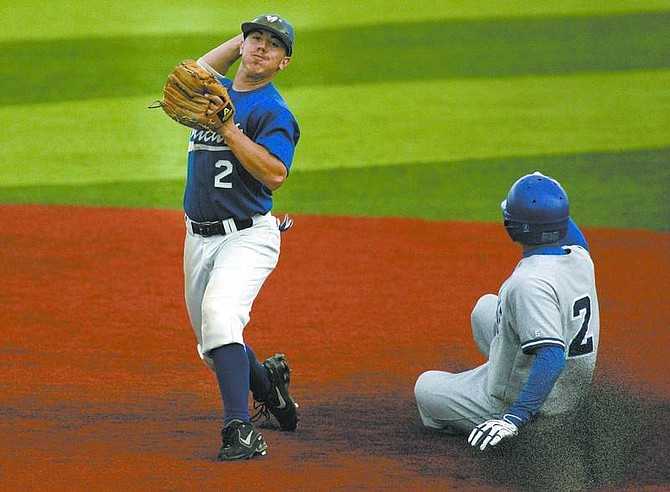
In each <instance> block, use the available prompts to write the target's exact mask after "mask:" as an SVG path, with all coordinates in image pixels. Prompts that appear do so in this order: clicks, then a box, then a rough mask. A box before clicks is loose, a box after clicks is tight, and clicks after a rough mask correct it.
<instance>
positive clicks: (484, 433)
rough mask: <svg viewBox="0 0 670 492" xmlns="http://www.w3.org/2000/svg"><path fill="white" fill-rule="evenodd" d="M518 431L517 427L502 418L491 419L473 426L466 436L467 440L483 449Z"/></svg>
mask: <svg viewBox="0 0 670 492" xmlns="http://www.w3.org/2000/svg"><path fill="white" fill-rule="evenodd" d="M518 433H519V429H518V427H517V426H516V425H514V424H513V423H511V422H508V421H507V420H503V419H491V420H487V421H486V422H484V423H483V424H479V425H478V426H477V427H475V428H474V429H473V430H472V432H471V433H470V437H468V442H469V443H470V444H471V445H472V446H474V447H477V446H479V449H480V450H481V451H484V449H486V446H495V445H496V444H498V443H499V442H500V441H501V440H503V439H505V438H507V437H511V436H516V435H517V434H518Z"/></svg>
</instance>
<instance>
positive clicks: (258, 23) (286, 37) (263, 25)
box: [242, 14, 295, 56]
mask: <svg viewBox="0 0 670 492" xmlns="http://www.w3.org/2000/svg"><path fill="white" fill-rule="evenodd" d="M259 29H260V30H264V31H270V32H271V33H273V34H275V35H276V36H277V37H278V38H279V39H280V40H281V42H282V43H284V46H285V47H286V55H287V56H291V54H292V53H293V43H294V42H295V36H294V34H293V26H292V25H291V24H290V23H289V22H288V21H287V20H285V19H282V18H281V16H279V15H275V14H266V15H259V16H258V17H256V18H255V19H254V20H252V21H249V22H243V23H242V33H243V34H244V37H245V38H246V37H247V34H249V33H250V32H251V31H255V30H259Z"/></svg>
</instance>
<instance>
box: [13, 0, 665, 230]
mask: <svg viewBox="0 0 670 492" xmlns="http://www.w3.org/2000/svg"><path fill="white" fill-rule="evenodd" d="M393 5H395V3H393ZM389 6H391V2H384V1H379V2H353V1H351V2H349V1H348V0H345V1H344V2H339V3H337V4H332V5H331V4H324V3H323V2H320V1H317V0H306V1H303V2H288V0H280V1H278V2H273V3H272V4H270V3H268V4H255V5H254V6H253V9H254V10H253V12H252V11H250V10H249V7H248V6H245V5H237V4H236V5H231V6H227V7H226V9H225V11H226V12H225V14H226V15H225V16H222V17H221V19H223V21H221V20H219V18H218V17H217V16H216V15H214V14H215V13H216V12H219V11H221V10H224V9H222V7H221V6H220V5H219V3H215V2H209V1H208V0H204V3H202V4H198V6H195V5H191V4H183V5H178V6H172V5H171V6H165V5H164V4H163V2H158V0H141V1H139V2H127V3H124V2H123V1H121V2H107V1H103V2H98V3H95V4H94V3H93V2H91V1H87V0H72V1H70V2H66V3H65V4H62V3H59V2H57V3H53V2H46V0H37V1H36V2H33V3H31V4H30V5H27V6H25V8H23V7H22V8H21V9H17V8H15V7H6V6H5V7H2V8H0V14H2V15H3V18H4V19H6V20H7V21H8V22H7V26H8V28H7V29H5V30H3V32H2V33H0V47H1V48H2V49H0V62H1V65H0V83H2V87H3V89H4V90H3V91H2V93H1V94H0V126H2V128H4V129H5V132H4V133H5V135H4V137H3V139H2V144H3V153H2V157H1V158H0V203H69V204H77V203H81V204H92V205H109V206H130V207H154V206H155V207H174V208H177V207H179V206H180V201H181V194H182V191H183V184H184V183H183V179H184V173H185V147H186V139H187V134H188V130H187V129H185V128H183V127H179V126H177V125H175V124H174V123H173V122H171V121H170V120H169V119H168V118H167V117H166V116H165V115H164V114H163V113H162V112H161V111H160V110H154V111H151V110H148V109H147V105H148V104H149V103H151V102H152V101H153V100H155V99H157V98H159V97H160V89H161V87H162V85H163V83H164V80H165V76H166V74H167V72H168V70H169V69H170V68H171V67H172V66H173V65H174V64H175V63H176V62H178V61H179V60H180V59H182V58H187V57H197V56H198V55H199V54H201V53H203V52H204V51H207V50H208V49H210V48H211V47H212V46H214V45H216V44H218V43H219V42H220V41H221V40H222V39H225V38H226V37H228V36H230V35H232V34H233V33H234V32H235V31H236V30H237V29H238V26H239V23H240V22H241V21H242V20H245V19H248V18H251V17H253V16H254V15H256V14H257V13H259V12H258V11H257V9H260V11H263V9H264V8H267V9H270V10H272V11H280V12H281V13H283V14H284V15H286V16H287V17H288V18H289V19H291V20H293V22H294V24H295V26H296V31H297V39H298V42H297V45H296V56H295V57H294V60H293V63H292V64H291V66H290V67H289V69H288V70H286V71H285V72H282V73H281V74H280V76H279V77H278V79H277V85H278V86H279V87H280V88H281V90H282V92H283V93H284V95H285V96H286V98H287V100H288V101H289V104H290V105H291V107H292V108H293V110H294V112H295V113H296V115H297V116H298V119H299V121H300V124H301V129H302V139H301V142H300V144H299V146H298V150H297V154H296V160H295V163H294V168H293V172H292V176H291V179H290V180H289V181H288V182H287V184H286V185H285V187H283V188H282V189H281V190H279V192H278V193H277V194H276V208H277V209H278V210H285V211H294V212H296V213H306V214H309V213H326V214H339V215H381V216H406V217H423V218H427V219H458V220H486V221H489V220H498V215H499V212H498V203H499V201H500V198H501V196H502V195H503V194H504V193H505V192H506V189H507V188H508V187H509V185H510V184H511V183H512V182H513V181H514V180H515V179H516V178H517V177H519V176H520V175H522V174H525V173H527V172H532V171H534V170H535V169H540V170H543V171H545V172H547V173H550V174H553V175H554V176H555V177H556V178H557V179H559V180H560V181H561V182H563V184H564V185H565V186H566V188H567V189H568V191H569V192H570V193H571V195H572V201H573V204H574V207H573V211H574V212H575V213H576V214H578V217H579V218H580V219H581V222H580V223H581V224H584V225H600V226H615V227H634V228H650V229H658V230H668V229H669V228H670V220H669V215H670V214H669V213H668V205H667V201H668V200H667V195H668V184H667V183H668V182H670V179H669V178H670V176H669V173H668V169H669V167H670V165H669V164H668V162H669V161H668V149H669V148H670V132H669V131H668V128H670V92H669V91H668V89H667V88H668V87H670V57H668V53H670V38H669V37H668V36H667V26H668V25H670V2H667V1H665V2H663V1H656V0H649V1H634V0H633V1H629V2H624V1H620V0H612V1H608V2H606V1H604V0H594V1H593V2H588V3H586V2H582V1H577V0H567V1H565V2H561V3H560V4H559V3H558V2H549V1H544V2H542V1H531V0H521V1H519V2H514V6H513V7H510V6H509V5H508V3H507V2H502V1H487V2H460V1H457V2H434V1H428V0H417V1H416V2H411V3H409V4H403V6H402V8H398V7H393V8H389ZM208 9H209V10H208ZM156 12H160V13H161V15H158V16H156V14H155V13H156ZM152 15H153V18H154V20H155V22H148V21H147V20H148V19H151V18H152ZM185 18H188V19H191V20H193V22H188V23H185V22H183V19H185ZM233 18H234V19H235V20H234V21H232V22H231V21H230V19H233ZM196 20H197V22H196Z"/></svg>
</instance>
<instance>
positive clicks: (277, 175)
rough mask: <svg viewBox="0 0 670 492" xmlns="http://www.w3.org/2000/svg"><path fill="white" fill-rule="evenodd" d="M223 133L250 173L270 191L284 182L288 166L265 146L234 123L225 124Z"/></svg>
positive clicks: (227, 142)
mask: <svg viewBox="0 0 670 492" xmlns="http://www.w3.org/2000/svg"><path fill="white" fill-rule="evenodd" d="M222 135H223V137H224V138H225V140H226V145H228V147H230V150H232V151H233V154H235V157H237V159H238V160H239V161H240V162H241V163H242V165H243V166H244V168H245V169H246V170H247V171H248V172H249V174H251V175H252V176H253V177H254V178H256V179H257V180H258V181H260V182H261V183H263V184H264V185H265V186H266V187H267V188H268V189H269V190H270V191H274V190H276V189H277V188H279V187H280V186H281V185H282V184H283V183H284V181H285V180H286V177H287V175H288V172H287V171H286V166H284V164H283V163H282V162H281V161H280V160H279V159H278V158H277V157H275V156H274V155H272V154H271V153H270V152H268V150H267V149H266V148H265V147H263V146H262V145H259V144H257V143H256V142H254V141H253V140H251V139H250V138H249V137H247V136H246V135H245V134H244V133H243V132H242V131H241V130H240V129H239V128H238V127H237V126H236V125H234V124H227V125H224V127H223V129H222Z"/></svg>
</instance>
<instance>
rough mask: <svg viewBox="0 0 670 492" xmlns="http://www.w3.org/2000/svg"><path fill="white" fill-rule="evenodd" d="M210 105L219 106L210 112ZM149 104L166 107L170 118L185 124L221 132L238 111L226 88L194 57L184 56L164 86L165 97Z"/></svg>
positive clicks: (164, 108)
mask: <svg viewBox="0 0 670 492" xmlns="http://www.w3.org/2000/svg"><path fill="white" fill-rule="evenodd" d="M205 94H212V95H214V96H219V97H220V98H221V100H222V103H221V104H215V103H214V102H213V101H211V100H210V99H208V98H206V97H205ZM210 105H215V109H214V111H213V112H212V113H211V114H207V113H208V109H210ZM149 107H150V108H158V107H161V108H163V111H165V113H166V114H167V115H168V116H169V117H170V118H172V119H173V120H175V121H176V122H177V123H180V124H182V125H184V126H188V127H190V128H196V129H199V130H209V131H213V132H217V133H218V132H219V130H220V128H221V127H222V126H223V124H224V123H225V122H226V120H228V119H230V118H231V117H232V116H233V114H234V113H235V106H233V103H232V101H231V100H230V97H229V96H228V91H227V90H226V88H225V87H224V86H223V85H221V82H219V80H218V79H217V78H216V77H214V75H212V74H211V73H210V72H209V71H207V69H205V68H204V67H202V66H201V65H199V64H198V63H197V62H196V61H194V60H184V61H182V62H181V63H180V64H179V65H177V66H176V67H174V69H173V70H172V72H170V74H169V75H168V78H167V82H166V83H165V87H163V100H162V101H156V102H155V103H154V104H152V105H151V106H149Z"/></svg>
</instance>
